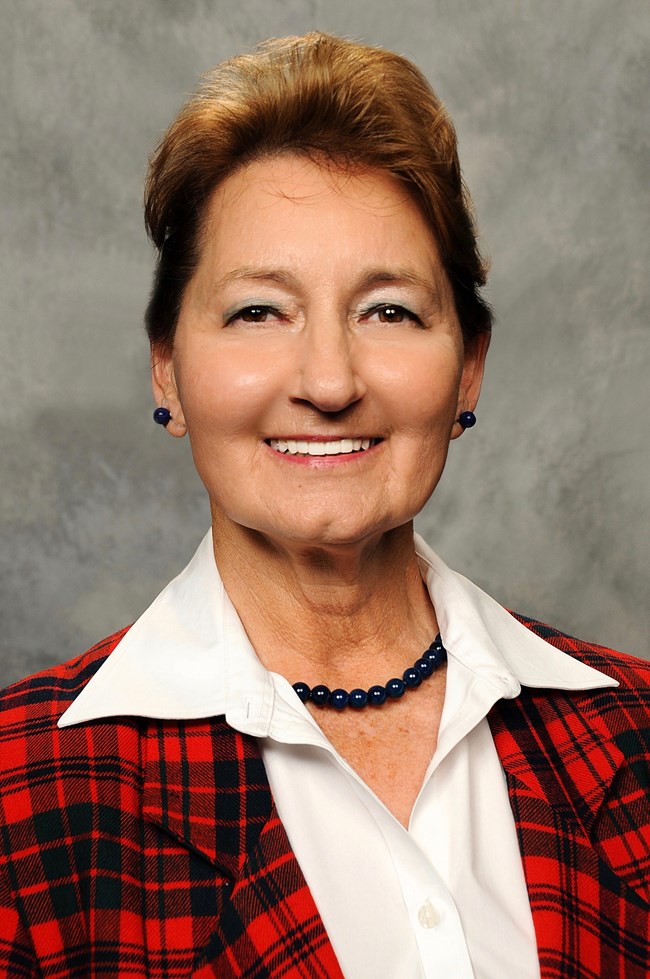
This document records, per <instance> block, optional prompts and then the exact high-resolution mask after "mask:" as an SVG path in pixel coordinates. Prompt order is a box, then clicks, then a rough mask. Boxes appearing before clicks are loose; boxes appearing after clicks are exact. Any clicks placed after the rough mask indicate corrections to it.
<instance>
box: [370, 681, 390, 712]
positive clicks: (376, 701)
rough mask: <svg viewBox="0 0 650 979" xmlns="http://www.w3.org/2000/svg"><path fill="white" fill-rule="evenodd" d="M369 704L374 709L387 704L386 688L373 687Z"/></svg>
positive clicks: (377, 685)
mask: <svg viewBox="0 0 650 979" xmlns="http://www.w3.org/2000/svg"><path fill="white" fill-rule="evenodd" d="M368 703H369V704H370V705H371V706H372V707H381V705H382V704H385V703H386V687H382V686H380V685H379V684H376V686H374V687H371V688H370V690H369V691H368Z"/></svg>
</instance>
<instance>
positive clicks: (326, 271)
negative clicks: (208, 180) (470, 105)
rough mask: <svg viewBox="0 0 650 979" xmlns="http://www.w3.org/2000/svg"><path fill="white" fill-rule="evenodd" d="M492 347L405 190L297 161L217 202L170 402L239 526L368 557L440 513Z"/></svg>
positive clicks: (215, 501)
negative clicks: (400, 531) (467, 319)
mask: <svg viewBox="0 0 650 979" xmlns="http://www.w3.org/2000/svg"><path fill="white" fill-rule="evenodd" d="M486 348H487V342H486V340H485V339H481V340H479V341H478V342H476V343H475V344H473V345H471V346H470V347H469V349H468V350H466V351H465V352H464V350H463V341H462V337H461V331H460V327H459V324H458V320H457V317H456V313H455V310H454V304H453V299H452V292H451V288H450V285H449V282H448V280H447V276H446V274H445V273H444V271H443V270H442V268H441V265H440V260H439V258H438V252H437V248H436V245H435V242H434V240H433V238H432V236H431V233H430V232H429V230H428V228H427V226H426V224H425V222H424V219H423V217H422V216H421V214H420V211H419V210H418V208H417V207H416V205H415V204H414V203H413V201H412V200H411V198H410V196H409V195H408V193H407V192H406V191H405V189H404V187H402V186H401V185H400V184H399V182H397V181H396V180H394V179H393V178H391V177H390V176H388V175H386V174H385V173H382V172H379V171H375V170H365V171H363V170H359V171H357V172H354V173H349V172H344V171H343V170H337V169H335V168H332V167H331V166H329V167H325V166H319V165H318V164H317V163H315V162H313V161H310V160H308V159H305V158H303V157H300V156H297V155H284V156H279V157H276V158H272V159H267V160H262V161H260V162H256V163H252V164H250V165H249V166H247V167H245V168H244V169H242V170H240V171H239V172H237V173H235V174H234V175H232V176H230V177H229V178H228V179H227V180H226V181H224V183H223V184H222V185H220V187H219V188H218V189H217V191H216V192H215V193H214V196H213V198H212V200H211V203H210V207H209V211H208V214H207V222H206V227H205V236H204V244H203V250H202V254H201V258H200V262H199V265H198V268H197V271H196V274H195V275H194V277H193V279H192V280H191V281H190V283H189V285H188V287H187V290H186V293H185V296H184V299H183V304H182V309H181V314H180V318H179V322H178V328H177V332H176V336H175V340H174V346H173V351H172V353H171V355H169V356H166V355H160V356H157V355H156V354H155V355H154V358H153V359H154V389H155V393H156V396H157V397H158V398H159V399H160V400H159V403H163V404H165V405H167V406H169V408H170V410H171V413H172V417H173V421H172V423H170V426H169V430H170V431H171V432H172V434H183V432H184V429H185V428H187V431H188V432H189V435H190V440H191V443H192V451H193V455H194V460H195V463H196V467H197V469H198V472H199V474H200V476H201V479H202V480H203V482H204V484H205V486H206V488H207V490H208V493H209V495H210V500H211V504H212V510H213V515H214V517H215V519H216V521H217V522H218V523H220V524H221V526H223V524H224V522H226V523H230V522H233V523H234V524H237V525H240V526H243V527H246V528H250V529H252V530H255V531H258V532H260V533H262V534H264V535H266V536H268V537H269V538H270V539H271V540H273V541H275V542H277V543H279V544H281V543H282V542H284V543H287V544H288V543H290V542H293V543H296V544H304V545H308V546H309V545H328V544H329V545H336V544H350V543H354V542H364V541H368V540H370V539H372V538H373V537H375V538H376V537H377V536H378V535H380V534H382V533H383V532H385V531H387V530H389V529H392V528H394V527H397V526H400V525H402V524H404V523H406V522H407V521H409V520H410V519H411V518H412V517H413V516H414V515H415V514H416V513H417V512H418V511H419V510H420V509H421V508H422V507H423V505H424V504H425V502H426V501H427V499H428V498H429V496H430V494H431V493H432V491H433V489H434V487H435V486H436V483H437V482H438V479H439V477H440V474H441V472H442V469H443V467H444V464H445V458H446V455H447V449H448V446H449V440H450V438H454V437H455V436H456V435H458V434H460V431H461V430H460V427H459V426H458V424H457V423H456V422H455V419H456V418H457V417H458V414H459V412H460V411H463V410H465V409H467V408H473V407H474V404H475V401H476V398H477V397H478V390H479V386H480V380H481V374H482V369H483V361H484V357H485V351H486Z"/></svg>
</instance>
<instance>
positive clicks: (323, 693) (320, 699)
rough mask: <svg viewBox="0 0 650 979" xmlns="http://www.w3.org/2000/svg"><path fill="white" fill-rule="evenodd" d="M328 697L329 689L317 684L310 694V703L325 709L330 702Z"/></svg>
mask: <svg viewBox="0 0 650 979" xmlns="http://www.w3.org/2000/svg"><path fill="white" fill-rule="evenodd" d="M330 697H331V693H330V688H329V687H326V686H325V684H324V683H319V685H318V686H317V687H314V689H313V690H312V692H311V700H312V703H313V704H316V706H317V707H326V706H327V704H329V702H330Z"/></svg>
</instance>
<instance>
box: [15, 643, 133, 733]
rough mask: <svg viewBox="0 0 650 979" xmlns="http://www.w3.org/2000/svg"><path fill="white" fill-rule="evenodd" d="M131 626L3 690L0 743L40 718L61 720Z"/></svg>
mask: <svg viewBox="0 0 650 979" xmlns="http://www.w3.org/2000/svg"><path fill="white" fill-rule="evenodd" d="M129 628H130V626H126V627H125V628H124V629H120V630H119V631H118V632H115V633H113V635H111V636H107V638H106V639H102V640H101V641H100V642H98V643H96V645H94V646H92V647H91V648H90V649H89V650H87V651H86V652H85V653H83V654H82V655H81V656H76V657H75V658H74V659H70V660H68V661H67V662H65V663H61V664H59V665H57V666H52V667H49V668H48V669H47V670H42V671H41V672H39V673H34V674H33V675H32V676H28V677H26V678H25V679H24V680H19V681H18V682H17V683H13V684H11V686H9V687H6V688H5V689H4V690H2V691H0V742H1V741H2V740H4V739H5V738H7V737H9V736H11V737H16V736H17V734H18V733H19V729H20V728H21V726H25V727H28V726H29V724H30V722H32V721H33V720H35V719H38V720H39V721H40V722H41V724H43V723H48V720H49V722H50V723H51V722H54V723H56V721H58V719H59V717H60V716H61V715H62V714H63V713H64V711H65V710H66V709H67V708H68V707H69V705H70V704H71V703H72V701H73V700H74V699H75V697H76V696H77V695H78V694H79V693H80V692H81V690H82V689H83V687H85V686H86V684H87V683H88V681H89V680H90V679H91V678H92V677H93V676H94V675H95V673H96V672H97V670H98V669H99V668H100V666H101V665H102V663H103V662H104V660H105V659H106V658H107V657H108V656H109V655H110V654H111V653H112V652H113V650H114V649H115V647H116V646H117V644H118V643H119V642H120V641H121V640H122V639H123V637H124V636H125V635H126V633H127V632H128V630H129Z"/></svg>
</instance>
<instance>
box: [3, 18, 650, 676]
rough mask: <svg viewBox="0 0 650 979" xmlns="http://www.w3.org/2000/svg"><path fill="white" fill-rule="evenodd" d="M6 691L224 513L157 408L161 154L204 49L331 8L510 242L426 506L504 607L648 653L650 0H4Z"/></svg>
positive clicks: (482, 217) (150, 579)
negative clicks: (432, 122) (376, 52)
mask: <svg viewBox="0 0 650 979" xmlns="http://www.w3.org/2000/svg"><path fill="white" fill-rule="evenodd" d="M0 15H1V24H0V98H1V99H2V125H1V127H0V140H1V154H2V155H1V180H0V205H1V207H2V225H1V229H2V230H1V235H0V248H1V251H2V287H1V297H0V311H1V312H0V315H1V318H2V319H1V333H0V336H1V344H2V351H1V359H0V371H1V385H0V391H1V399H0V406H1V407H0V417H1V423H0V439H1V454H0V459H1V460H2V492H1V494H0V514H1V520H2V548H1V553H0V574H1V576H2V578H1V595H0V602H1V607H0V615H1V623H2V629H1V632H0V636H1V648H0V685H2V684H3V683H5V682H9V681H10V680H12V679H14V678H16V677H18V676H21V675H24V674H26V673H28V672H32V671H34V670H36V669H37V668H40V667H43V666H45V665H47V664H50V663H53V662H55V661H58V660H63V659H65V658H68V657H70V656H72V655H74V654H76V653H77V652H80V651H82V650H83V649H84V648H85V647H86V646H88V645H89V644H91V643H92V642H93V641H94V640H96V639H98V638H100V637H101V636H102V635H104V634H106V633H108V632H110V631H112V630H114V629H116V628H118V627H119V626H121V625H123V624H125V623H126V622H128V621H130V620H132V619H133V618H134V617H135V616H136V615H137V614H138V613H139V612H140V611H141V610H142V609H143V608H144V607H145V606H146V605H147V604H148V603H149V601H150V600H151V599H152V598H153V597H154V596H155V594H156V593H157V591H158V590H159V589H160V588H161V586H162V585H163V584H164V583H165V582H166V581H167V580H168V579H169V578H170V577H171V576H172V575H173V574H174V573H175V572H176V571H177V570H178V569H179V568H180V567H181V566H182V565H183V563H184V562H185V561H186V559H187V558H189V556H190V555H191V553H192V551H193V549H194V547H195V545H196V543H197V542H198V540H199V539H200V537H201V535H202V534H203V532H204V529H205V528H206V527H207V525H208V509H207V505H206V502H205V500H204V493H203V489H202V487H201V486H200V484H199V482H198V479H197V477H196V476H195V475H194V473H193V469H192V465H191V460H190V456H189V452H188V446H187V444H185V443H178V442H176V441H174V440H172V439H170V438H168V437H166V436H165V433H164V432H163V431H162V430H160V429H157V428H155V427H154V425H153V423H152V422H151V407H152V405H151V399H150V393H149V381H148V370H147V368H148V365H147V345H146V342H145V338H144V335H143V331H142V329H141V318H142V311H143V307H144V304H145V301H146V296H147V291H148V284H149V279H150V273H151V268H152V255H151V251H150V249H149V246H148V245H147V242H146V240H145V237H144V233H143V230H142V221H141V193H142V191H141V187H142V177H143V173H144V169H145V164H146V159H147V155H148V153H149V152H150V150H151V149H152V147H153V145H154V144H155V143H156V141H157V139H158V137H159V135H160V133H161V131H162V129H163V128H164V127H165V126H166V125H167V123H168V122H169V121H170V120H171V117H172V115H173V113H174V112H175V111H176V110H177V109H178V107H179V106H180V104H181V101H182V99H183V97H184V95H185V94H186V93H187V92H189V91H190V90H191V88H192V87H193V85H194V81H195V78H196V76H197V74H198V72H200V71H201V70H204V69H206V68H208V67H209V66H210V65H212V64H213V63H214V62H216V61H218V60H220V59H222V58H224V57H226V56H228V55H231V54H233V53H235V52H237V51H240V50H241V49H243V48H246V47H249V46H251V45H252V44H254V42H256V41H257V40H259V39H261V38H263V37H265V36H268V35H272V34H274V35H282V34H288V33H301V32H303V31H305V30H307V29H310V28H314V27H318V28H321V29H325V30H330V31H334V32H337V33H342V34H346V35H351V36H356V37H360V38H363V39H366V40H368V41H370V42H374V43H378V44H382V45H386V46H388V47H391V48H394V49H396V50H397V51H400V52H403V53H405V54H406V55H408V56H410V57H411V58H412V59H413V60H415V61H416V62H417V63H418V64H419V65H420V66H421V67H422V68H423V69H424V70H425V72H426V73H427V75H428V76H429V78H430V79H431V80H432V82H433V84H434V87H435V88H436V89H437V90H438V91H439V93H440V94H441V96H442V97H443V98H444V99H445V101H446V102H447V105H448V106H449V108H450V110H451V113H452V115H453V117H454V119H455V120H456V123H457V128H458V132H459V136H460V145H461V157H462V160H463V163H464V168H465V174H466V177H467V180H468V183H469V185H470V187H471V188H472V190H473V193H474V196H475V200H476V204H477V211H478V217H479V223H480V226H481V228H482V231H483V235H484V239H485V242H486V247H487V250H488V251H489V253H490V254H491V256H492V261H493V275H492V281H491V298H492V300H493V302H494V306H495V308H496V312H497V327H496V332H495V336H494V342H493V347H492V350H491V353H490V357H489V362H488V367H489V370H488V379H487V383H486V387H485V389H484V395H483V399H482V402H481V404H480V406H479V407H480V413H479V424H478V426H477V427H476V428H475V429H474V430H473V431H472V432H468V433H466V434H465V436H464V437H463V438H462V439H461V440H460V441H459V442H456V443H455V444H454V445H453V446H452V448H451V455H450V463H449V466H448V471H447V473H446V475H445V477H444V481H443V484H442V485H441V486H440V488H439V490H438V491H437V492H436V494H435V496H434V499H433V500H432V502H431V503H430V504H429V507H428V509H427V511H426V513H425V514H424V515H423V516H422V518H421V519H420V521H419V527H420V529H421V530H422V531H423V532H424V534H425V535H426V536H427V537H428V539H429V540H430V541H431V543H433V545H434V546H435V547H437V549H438V550H439V551H440V552H441V554H442V555H443V556H444V557H445V558H446V559H447V560H448V561H449V562H450V563H451V564H452V565H454V566H455V567H457V568H458V569H459V570H462V571H464V572H465V573H466V574H468V575H469V576H470V577H472V578H474V579H475V580H476V581H477V582H478V583H480V584H481V585H482V586H483V587H485V588H487V589H488V590H489V591H491V592H492V594H494V595H495V596H496V597H497V598H498V599H499V600H501V601H503V602H504V603H506V604H509V605H511V606H512V607H515V608H518V609H520V610H521V611H524V612H527V613H529V614H532V615H537V616H539V617H541V618H544V619H546V620H548V621H551V622H553V623H554V624H555V625H557V626H559V627H561V628H564V629H566V630H568V631H571V632H574V633H577V634H579V635H583V636H584V637H585V638H588V639H592V640H598V641H601V642H604V643H608V644H613V645H615V646H617V647H619V648H622V649H626V650H628V651H630V652H635V653H637V654H639V655H642V656H650V647H649V644H648V635H649V630H648V625H649V622H648V615H649V611H648V606H649V602H648V579H647V568H648V563H649V562H648V556H649V555H648V550H649V537H648V532H647V531H648V492H647V484H648V479H649V475H650V473H649V459H648V436H647V421H648V398H647V391H648V377H649V376H650V364H649V359H650V351H649V344H648V292H649V290H648V270H649V267H650V265H649V261H648V259H649V255H648V251H649V247H648V227H647V215H648V203H649V202H648V197H649V192H648V130H647V102H646V95H647V83H648V73H647V71H648V40H649V34H650V8H649V7H648V6H647V2H646V0H639V2H636V0H618V2H617V3H611V2H610V0H572V2H571V3H570V4H569V3H564V2H560V0H547V2H544V3H540V2H537V3H535V2H533V0H490V2H489V3H486V2H482V0H401V2H400V3H394V2H388V0H357V2H354V0H281V2H279V0H277V2H274V0H236V2H235V0H233V2H230V0H178V2H173V0H135V2H134V0H0Z"/></svg>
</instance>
